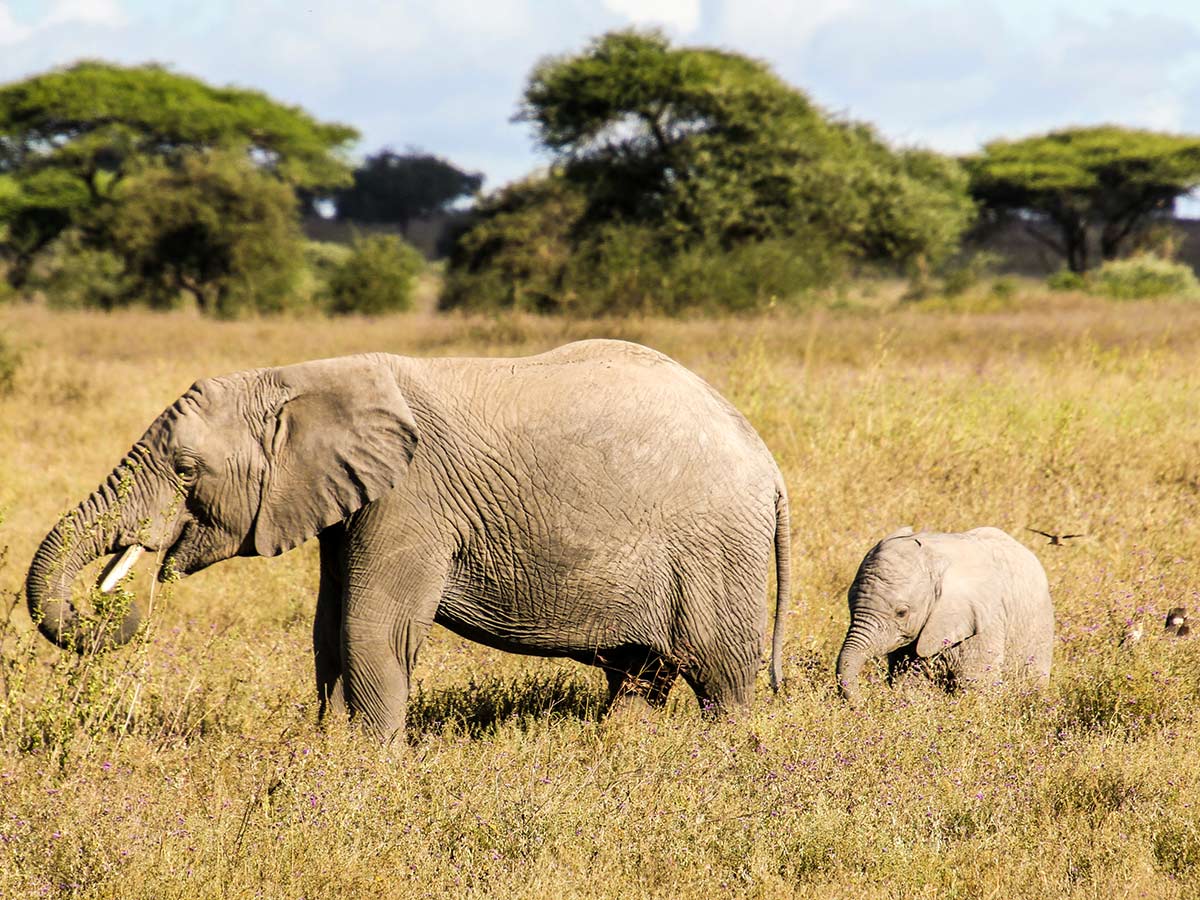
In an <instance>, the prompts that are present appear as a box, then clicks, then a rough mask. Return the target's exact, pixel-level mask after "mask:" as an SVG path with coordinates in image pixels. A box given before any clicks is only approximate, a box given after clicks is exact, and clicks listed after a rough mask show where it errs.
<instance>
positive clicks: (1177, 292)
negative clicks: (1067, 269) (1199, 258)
mask: <svg viewBox="0 0 1200 900" xmlns="http://www.w3.org/2000/svg"><path fill="white" fill-rule="evenodd" d="M1088 282H1089V284H1090V286H1091V288H1092V289H1093V290H1094V291H1096V292H1097V293H1099V294H1103V295H1105V296H1106V297H1112V298H1113V299H1116V300H1136V299H1140V298H1145V297H1170V296H1177V297H1197V296H1200V281H1197V280H1196V273H1195V272H1193V271H1192V268H1191V266H1187V265H1183V264H1182V263H1176V262H1171V261H1170V260H1166V259H1159V258H1158V257H1155V256H1133V257H1130V258H1129V259H1118V260H1113V261H1111V262H1106V263H1105V264H1104V265H1102V266H1101V267H1100V268H1099V269H1097V270H1096V271H1095V272H1093V273H1092V274H1091V275H1090V276H1089V278H1088Z"/></svg>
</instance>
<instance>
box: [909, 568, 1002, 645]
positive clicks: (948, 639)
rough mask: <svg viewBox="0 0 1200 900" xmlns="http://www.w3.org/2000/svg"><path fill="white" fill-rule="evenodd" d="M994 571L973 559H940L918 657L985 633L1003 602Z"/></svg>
mask: <svg viewBox="0 0 1200 900" xmlns="http://www.w3.org/2000/svg"><path fill="white" fill-rule="evenodd" d="M999 593H1000V591H999V584H998V583H997V575H996V573H995V571H993V570H992V569H991V568H989V567H988V566H986V565H983V564H978V563H976V562H975V561H974V560H970V559H944V558H943V559H940V560H939V562H938V564H937V565H936V567H935V569H934V590H933V609H932V610H931V611H930V613H929V618H928V619H927V620H926V622H925V627H924V628H922V629H921V633H920V635H918V636H917V655H918V656H921V657H927V656H933V655H934V654H935V653H940V652H941V651H942V650H945V649H946V648H947V647H953V646H954V645H955V644H960V643H962V642H963V641H965V640H966V639H967V638H969V637H971V636H972V635H974V634H977V633H978V632H980V631H982V630H984V629H985V628H986V627H987V626H988V625H989V624H990V623H991V620H992V618H993V616H994V615H995V612H996V607H997V605H998V603H999V601H1000V596H999Z"/></svg>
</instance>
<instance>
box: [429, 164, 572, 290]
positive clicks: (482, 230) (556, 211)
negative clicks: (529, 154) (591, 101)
mask: <svg viewBox="0 0 1200 900" xmlns="http://www.w3.org/2000/svg"><path fill="white" fill-rule="evenodd" d="M585 205H586V199H585V198H584V196H583V194H582V192H581V191H580V190H579V189H578V188H576V187H575V186H574V185H572V184H570V183H569V182H567V180H566V179H565V178H563V177H562V176H561V175H558V174H553V173H552V174H550V175H547V176H544V177H543V176H533V177H531V178H527V179H525V180H524V181H519V182H516V183H515V184H511V185H509V186H507V187H505V188H504V189H502V190H500V191H498V192H496V193H495V194H493V195H492V196H490V197H487V198H485V199H484V200H482V201H481V202H480V203H478V204H477V205H476V208H475V210H474V211H473V213H472V223H471V226H470V227H469V228H468V229H467V230H466V231H465V232H464V233H463V234H462V235H461V236H460V237H459V239H458V240H457V241H456V242H455V244H454V247H453V248H452V250H451V254H450V259H449V275H450V277H449V278H448V279H447V281H446V285H445V288H444V290H443V291H442V296H441V298H440V300H439V305H440V306H441V307H442V308H443V309H454V308H465V309H470V308H480V307H481V308H487V307H495V306H500V307H512V308H515V309H523V310H528V311H531V312H557V311H560V306H561V304H562V303H563V302H564V299H565V294H566V293H567V288H566V279H567V269H568V264H569V263H570V260H571V255H572V253H573V252H574V251H575V245H574V241H573V239H572V234H573V232H574V230H575V229H576V227H577V225H578V222H579V220H580V217H581V216H582V215H583V211H584V208H585Z"/></svg>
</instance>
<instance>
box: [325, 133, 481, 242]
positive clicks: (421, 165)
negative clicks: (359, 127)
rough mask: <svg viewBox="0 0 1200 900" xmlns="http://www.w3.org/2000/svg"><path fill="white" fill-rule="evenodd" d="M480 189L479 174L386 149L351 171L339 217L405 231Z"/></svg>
mask: <svg viewBox="0 0 1200 900" xmlns="http://www.w3.org/2000/svg"><path fill="white" fill-rule="evenodd" d="M482 185H483V175H481V174H479V173H478V172H464V171H462V170H461V169H459V168H458V167H457V166H454V165H453V164H451V163H449V162H447V161H446V160H444V159H439V158H438V157H436V156H431V155H430V154H428V153H420V152H416V151H410V152H408V153H403V154H400V153H395V152H393V151H392V150H389V149H384V150H381V151H380V152H379V153H376V154H375V155H374V156H368V157H367V158H366V159H365V160H364V161H363V164H362V165H361V166H359V167H358V168H356V169H355V170H354V184H353V185H352V186H350V187H348V188H345V189H343V190H341V191H339V192H338V193H337V195H336V198H335V202H336V204H337V217H338V218H339V219H342V220H349V221H354V222H370V223H383V222H386V223H394V224H396V225H399V226H400V227H401V228H406V227H407V226H408V223H409V222H411V221H412V220H413V219H419V218H423V217H425V216H429V215H432V214H434V213H437V212H440V211H442V210H445V209H446V208H447V207H448V206H449V205H450V204H451V203H453V202H454V201H455V200H459V199H461V198H463V197H469V196H471V195H472V194H474V193H475V192H476V191H478V190H479V188H480V187H481V186H482Z"/></svg>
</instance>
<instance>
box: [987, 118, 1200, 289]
mask: <svg viewBox="0 0 1200 900" xmlns="http://www.w3.org/2000/svg"><path fill="white" fill-rule="evenodd" d="M964 163H965V165H966V166H967V169H968V171H969V173H970V190H971V193H972V195H973V196H974V197H975V198H976V199H977V200H978V201H979V202H980V204H981V205H982V207H983V208H984V209H985V210H986V211H988V212H989V213H990V214H991V215H992V216H994V217H1011V216H1015V217H1017V218H1018V219H1019V221H1020V222H1021V223H1022V224H1023V226H1024V227H1025V229H1026V230H1027V231H1028V232H1029V234H1030V235H1031V236H1033V237H1034V238H1035V239H1036V240H1038V241H1040V242H1041V243H1043V244H1045V245H1046V246H1048V247H1050V248H1051V249H1053V250H1054V251H1055V252H1057V253H1059V254H1061V255H1062V256H1063V257H1064V258H1065V259H1066V262H1067V266H1068V267H1069V268H1070V269H1071V271H1073V272H1084V271H1086V270H1087V269H1088V267H1089V266H1090V265H1091V263H1092V261H1093V260H1094V259H1096V257H1097V256H1098V257H1099V258H1100V259H1104V260H1109V259H1114V258H1116V257H1117V256H1119V255H1120V254H1121V252H1122V251H1123V250H1124V248H1125V247H1126V246H1127V244H1128V242H1129V239H1130V238H1132V237H1133V236H1135V235H1137V234H1138V233H1139V232H1140V231H1141V230H1142V229H1143V228H1145V226H1146V225H1147V224H1149V223H1150V222H1151V221H1152V220H1153V219H1154V218H1156V217H1161V216H1164V215H1169V214H1170V213H1171V212H1172V211H1173V210H1174V206H1175V201H1176V200H1177V199H1179V198H1180V197H1182V196H1185V195H1187V194H1188V193H1190V192H1191V191H1193V190H1195V189H1196V187H1197V186H1200V137H1191V136H1187V135H1174V134H1163V133H1160V132H1155V131H1144V130H1139V129H1132V128H1119V127H1116V126H1111V125H1105V126H1100V127H1095V128H1072V129H1066V130H1062V131H1055V132H1052V133H1050V134H1046V135H1039V136H1035V137H1029V138H1024V139H1021V140H1017V141H993V142H992V143H990V144H988V145H987V146H985V147H984V149H983V152H982V153H980V154H978V155H976V156H972V157H967V158H966V159H965V160H964Z"/></svg>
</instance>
